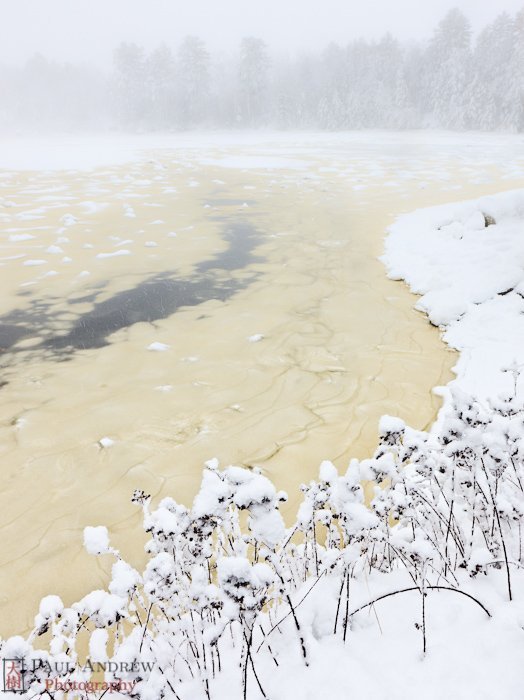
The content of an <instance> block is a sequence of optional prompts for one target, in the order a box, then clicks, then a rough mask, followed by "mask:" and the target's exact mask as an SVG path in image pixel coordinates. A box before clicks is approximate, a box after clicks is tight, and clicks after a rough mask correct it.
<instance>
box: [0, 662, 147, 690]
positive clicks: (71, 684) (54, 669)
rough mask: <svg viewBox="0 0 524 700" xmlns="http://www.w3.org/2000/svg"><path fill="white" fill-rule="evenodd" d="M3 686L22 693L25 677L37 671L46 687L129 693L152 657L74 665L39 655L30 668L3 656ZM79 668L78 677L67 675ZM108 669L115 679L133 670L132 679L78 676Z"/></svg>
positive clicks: (107, 671) (104, 671) (106, 671)
mask: <svg viewBox="0 0 524 700" xmlns="http://www.w3.org/2000/svg"><path fill="white" fill-rule="evenodd" d="M2 665H3V690H4V692H6V693H25V692H26V690H28V688H27V687H26V686H27V678H28V676H29V674H30V675H33V674H35V673H38V674H39V676H40V677H43V680H42V683H43V684H44V686H45V690H46V691H48V692H49V691H55V692H56V691H59V690H60V691H62V692H71V691H81V692H88V693H96V692H103V693H105V692H108V691H109V692H118V693H129V692H131V691H132V690H133V688H134V686H135V684H136V683H137V681H138V679H139V678H141V677H143V676H144V672H151V671H152V669H153V668H154V665H155V663H154V661H134V662H125V661H123V662H119V663H117V662H115V661H106V662H97V663H91V662H89V661H87V662H86V664H85V665H83V666H75V665H74V664H70V663H68V662H58V663H49V662H46V661H42V660H41V659H33V666H32V668H28V667H27V666H25V665H24V660H23V659H3V660H2ZM75 671H76V672H79V678H78V679H71V678H68V675H69V674H72V673H74V672H75ZM96 672H98V673H100V672H103V673H111V674H114V675H116V678H117V679H118V678H119V676H121V675H122V674H133V675H134V676H135V679H134V680H127V681H124V680H109V681H95V680H85V679H81V678H82V676H84V677H85V678H89V677H90V676H91V674H93V673H96Z"/></svg>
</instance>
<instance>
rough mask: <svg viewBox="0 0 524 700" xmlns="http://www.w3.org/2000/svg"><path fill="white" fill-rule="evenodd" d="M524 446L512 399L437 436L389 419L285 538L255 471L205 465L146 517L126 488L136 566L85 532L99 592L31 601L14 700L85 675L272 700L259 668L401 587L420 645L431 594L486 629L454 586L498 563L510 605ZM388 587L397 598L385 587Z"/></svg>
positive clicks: (467, 593)
mask: <svg viewBox="0 0 524 700" xmlns="http://www.w3.org/2000/svg"><path fill="white" fill-rule="evenodd" d="M515 386H516V384H515ZM523 433H524V405H523V403H522V400H521V399H520V398H518V396H517V392H516V390H515V392H514V393H513V394H512V395H508V396H505V397H501V398H499V399H498V400H497V401H491V402H489V403H486V404H484V405H482V404H481V403H479V402H478V401H477V400H474V399H473V398H471V397H470V396H466V395H464V394H461V393H459V392H455V394H454V395H453V400H452V401H451V402H450V405H449V406H448V408H447V411H446V413H445V415H444V417H443V419H442V422H441V425H440V428H439V430H438V431H436V432H435V433H424V432H419V431H416V430H412V429H411V428H409V427H407V426H405V425H404V423H402V421H399V420H398V419H394V418H390V417H386V418H384V419H383V420H382V421H381V424H380V442H379V446H378V448H377V450H376V452H375V454H374V456H373V457H372V458H371V459H367V460H362V461H358V460H352V461H351V463H350V464H349V467H348V469H347V471H346V472H345V473H343V474H340V473H339V472H338V471H337V469H336V468H335V466H334V465H333V464H332V463H331V462H327V461H326V462H323V463H322V464H321V466H320V472H319V478H318V480H317V481H312V482H310V483H309V484H305V485H303V486H302V494H303V498H302V503H301V505H300V506H299V509H298V513H297V518H296V521H295V522H294V523H293V524H292V525H291V526H290V527H286V526H285V524H284V521H283V518H282V516H281V514H280V510H279V508H280V505H281V503H282V502H284V501H285V500H286V495H285V494H283V493H281V492H280V493H279V492H277V491H276V489H275V488H274V486H273V484H272V483H271V482H270V481H269V480H268V479H267V478H266V477H265V476H263V475H262V474H261V473H260V472H259V471H257V470H249V469H243V468H238V467H227V468H225V469H220V467H219V464H218V462H217V461H216V460H212V461H210V462H208V463H207V464H206V467H205V470H204V473H203V478H202V484H201V488H200V491H199V493H198V494H197V496H196V498H195V500H194V503H193V505H192V507H191V508H187V507H186V506H183V505H181V504H179V503H177V502H176V501H175V500H173V499H172V498H164V499H163V500H161V501H160V503H159V504H158V505H157V506H156V508H154V509H152V508H151V499H150V497H149V496H148V495H147V494H145V493H144V492H142V491H136V492H135V494H134V496H133V501H134V502H135V503H136V504H137V505H138V506H139V507H141V508H142V510H143V518H144V528H145V530H146V532H147V533H148V534H149V536H150V539H149V541H148V543H147V545H146V550H147V552H148V554H149V560H148V562H147V564H146V566H145V568H144V570H143V571H142V572H139V571H138V570H136V568H135V567H133V566H132V564H131V563H128V562H126V561H124V560H123V559H122V558H121V556H120V553H119V552H118V551H117V550H115V549H114V548H112V547H111V544H110V541H109V533H108V532H107V530H106V528H104V527H100V526H99V527H88V528H86V529H85V532H84V544H85V547H86V549H87V551H88V552H89V553H91V554H93V555H95V556H99V555H104V556H107V555H110V556H113V557H114V563H113V565H112V571H111V580H110V581H109V582H108V589H107V590H106V591H102V590H98V591H93V592H91V593H89V594H88V595H86V596H85V597H84V598H82V599H81V600H80V601H78V602H76V603H74V604H73V605H71V606H70V607H66V606H64V604H63V603H62V601H61V600H60V599H59V598H58V597H56V596H48V597H46V598H44V599H43V600H42V602H41V605H40V610H39V612H38V614H37V615H36V617H35V626H34V630H33V631H32V633H31V634H30V636H29V637H28V639H23V638H21V637H12V638H11V639H8V640H6V641H4V642H2V647H1V655H2V657H3V658H6V659H18V660H20V661H22V660H23V663H24V668H25V671H24V673H25V678H24V681H25V683H24V684H25V689H26V697H38V696H39V695H41V696H43V695H44V694H46V693H48V688H49V687H50V683H51V681H57V680H60V681H61V682H62V683H66V682H67V683H69V684H70V686H69V687H72V686H71V684H73V682H77V683H78V682H79V681H82V682H84V684H85V683H86V682H89V679H90V678H91V675H92V668H91V666H93V665H94V664H96V663H102V664H105V665H104V681H105V682H106V683H107V684H109V685H110V684H113V685H114V688H115V689H116V690H117V691H118V692H119V693H120V695H127V696H130V697H135V698H140V699H141V700H152V699H157V698H158V699H160V698H163V697H172V698H178V699H179V700H187V699H188V698H191V699H193V698H195V699H196V698H200V697H202V698H205V697H207V698H211V697H213V689H214V687H215V686H217V687H223V683H224V679H227V681H226V683H227V684H229V683H233V685H232V687H231V688H230V697H237V696H241V695H243V696H244V697H247V696H248V695H249V696H250V697H269V696H268V694H267V691H266V689H265V685H266V683H267V682H268V671H267V669H268V667H269V668H271V667H273V668H274V669H278V668H280V664H284V663H286V664H288V663H292V664H295V665H297V664H299V665H302V666H303V668H305V667H307V666H308V665H310V663H311V660H312V658H313V657H314V653H315V649H316V648H317V646H318V644H319V640H324V639H325V638H327V637H331V638H333V639H334V640H338V642H339V643H340V644H343V643H344V642H346V643H347V642H348V641H349V640H351V638H352V634H353V626H354V624H355V622H356V621H358V620H361V621H362V620H364V618H362V617H361V616H362V615H364V612H363V611H365V610H367V609H368V608H369V607H370V606H372V605H374V604H375V603H376V602H377V601H378V600H383V599H388V598H391V597H392V596H397V595H400V594H404V593H410V592H411V593H410V595H412V596H414V598H410V600H413V601H414V600H416V599H417V594H418V599H419V600H420V601H421V603H422V604H421V607H420V616H419V619H420V622H419V623H417V629H420V631H421V642H422V644H421V646H422V648H423V649H424V650H425V649H426V643H427V634H426V626H427V624H426V621H427V611H426V598H427V597H428V595H430V594H432V593H433V592H434V591H437V590H446V591H448V592H451V593H455V594H460V595H461V596H462V598H461V600H463V604H464V605H472V604H476V605H477V606H478V607H480V608H481V609H482V610H483V611H484V613H485V614H487V615H488V616H489V615H490V611H489V610H488V608H487V607H486V606H485V605H484V604H483V602H482V601H481V600H479V599H477V598H476V597H475V596H473V595H472V594H471V588H470V587H468V585H466V583H467V581H475V580H477V579H478V577H479V576H483V575H487V574H488V573H489V572H490V570H492V569H495V568H498V569H503V572H504V575H505V578H506V589H507V596H508V598H510V599H511V598H512V597H514V595H515V591H514V590H513V587H512V570H514V569H518V568H521V567H522V566H523V561H522V556H523V552H522V525H523V518H524V447H523V444H522V435H523ZM372 572H376V574H377V575H378V576H385V577H386V579H385V580H391V581H392V585H391V588H390V590H388V591H386V592H385V593H383V594H382V595H380V596H378V597H376V598H372V597H370V599H369V600H367V601H366V600H364V601H363V602H362V601H359V602H358V604H357V605H353V604H352V602H351V601H352V595H351V591H352V589H353V586H354V585H355V584H356V583H357V582H359V581H363V580H367V577H368V576H369V575H370V574H371V573H372ZM397 574H401V575H402V576H403V580H405V581H407V582H408V584H409V585H403V586H401V587H399V586H398V585H397V584H396V583H394V584H393V582H394V581H397V578H396V576H397ZM388 577H390V578H388ZM325 591H329V595H328V596H327V599H324V597H325ZM466 598H468V599H469V601H468V600H466ZM410 605H411V603H410ZM320 611H321V612H320ZM359 616H360V617H359ZM358 624H359V625H360V624H362V622H359V623H358ZM37 639H38V640H39V642H38V645H37V644H36V640H37ZM37 646H39V647H42V646H44V647H45V649H46V650H45V651H42V650H39V649H37V648H36V647H37ZM86 650H88V651H87V657H86V656H85V654H86ZM312 654H313V656H312ZM86 658H87V660H88V662H89V664H90V665H91V666H88V667H87V668H86V666H85V661H86ZM290 660H291V661H290ZM260 669H264V673H261V671H260ZM269 680H270V679H269ZM123 683H129V685H128V686H126V688H127V689H125V690H123V689H122V687H123V686H122V684H123ZM221 684H222V685H221ZM63 687H65V686H63ZM108 687H109V686H108ZM111 687H113V686H111ZM75 692H76V691H70V692H69V693H68V695H69V696H70V697H75ZM48 694H49V693H48ZM77 694H78V696H80V695H82V693H81V692H78V693H77Z"/></svg>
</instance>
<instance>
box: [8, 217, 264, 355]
mask: <svg viewBox="0 0 524 700" xmlns="http://www.w3.org/2000/svg"><path fill="white" fill-rule="evenodd" d="M223 238H224V240H225V241H227V243H228V247H227V249H226V250H225V251H223V252H222V253H219V254H218V255H215V256H214V257H213V258H210V259H209V260H204V261H202V262H201V263H199V264H198V265H197V266H196V269H195V272H194V273H193V274H192V275H191V277H184V278H177V277H176V276H175V275H174V274H173V275H171V274H169V273H162V274H160V275H154V276H152V277H150V278H147V279H145V280H143V281H142V282H140V283H139V284H137V285H136V286H135V287H133V288H131V289H127V290H124V291H122V292H118V293H117V294H114V295H113V296H112V297H110V298H109V299H106V300H104V301H97V298H98V297H99V296H100V294H101V293H102V292H103V290H102V289H101V290H99V291H96V292H93V293H92V294H90V295H88V296H85V297H82V298H81V299H71V300H68V301H67V307H66V309H65V310H64V309H63V307H62V309H61V310H60V311H58V310H57V309H56V306H55V304H54V303H53V301H52V300H51V301H44V300H41V299H38V300H34V301H33V302H32V303H31V305H30V307H29V308H27V309H23V310H16V309H15V310H14V311H11V312H10V313H8V314H5V315H4V316H1V317H0V350H1V351H3V352H8V351H12V352H16V351H17V350H19V351H26V352H27V351H29V352H31V353H34V352H38V353H44V354H45V355H51V357H52V358H53V359H56V360H67V359H69V358H70V357H71V355H72V353H74V351H75V350H85V349H90V348H101V347H104V346H105V345H108V344H109V340H108V338H109V336H110V335H111V334H112V333H115V332H116V331H119V330H122V329H124V328H128V327H129V326H132V325H133V324H134V323H143V322H148V323H152V322H154V321H158V320H160V319H164V318H167V317H168V316H171V315H172V314H174V313H175V312H176V311H177V310H178V309H180V308H181V307H184V306H197V305H198V304H202V303H204V302H205V301H209V300H212V299H216V300H218V301H226V300H227V299H229V298H230V297H232V296H233V295H234V294H236V293H237V292H239V291H240V290H241V289H244V288H245V287H247V286H248V285H249V284H251V283H252V282H253V281H254V280H255V279H256V277H257V274H256V273H253V274H251V275H247V276H246V277H244V278H243V279H242V280H238V279H233V278H232V277H230V276H228V275H227V273H228V272H232V271H234V270H241V269H243V268H245V267H247V266H248V265H250V264H251V263H254V262H257V261H258V260H260V258H258V257H256V256H255V255H254V254H253V250H254V249H255V247H256V246H257V245H258V243H259V240H260V235H259V233H258V231H257V229H255V228H254V227H253V226H252V225H250V224H248V223H246V222H244V221H241V222H235V223H227V224H225V227H224V235H223ZM224 273H226V274H224ZM81 301H82V302H85V301H89V302H91V303H92V304H93V308H92V309H91V310H90V311H88V312H87V313H85V314H82V315H80V316H78V317H77V318H76V319H75V320H74V321H72V322H69V323H67V322H65V321H64V320H61V316H63V315H64V313H74V312H75V309H74V305H75V304H77V303H79V302H81ZM28 339H34V340H35V343H34V344H31V347H30V349H28V348H19V349H17V348H16V344H17V343H18V342H19V341H21V340H28Z"/></svg>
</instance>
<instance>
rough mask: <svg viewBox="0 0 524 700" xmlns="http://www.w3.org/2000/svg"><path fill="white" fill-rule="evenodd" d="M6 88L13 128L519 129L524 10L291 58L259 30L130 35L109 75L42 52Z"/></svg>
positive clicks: (6, 112) (11, 74) (455, 18)
mask: <svg viewBox="0 0 524 700" xmlns="http://www.w3.org/2000/svg"><path fill="white" fill-rule="evenodd" d="M348 33H349V32H348ZM0 91H1V94H2V96H3V99H2V101H1V104H0V125H1V126H3V127H4V128H9V129H13V130H23V129H31V128H34V127H35V126H38V128H39V129H42V128H47V129H52V130H63V129H72V128H76V129H77V128H80V129H105V128H124V129H129V130H138V131H142V130H144V131H145V130H181V129H193V128H228V129H231V128H260V127H272V128H280V129H292V128H304V129H326V130H346V129H363V128H390V129H392V128H393V129H414V128H439V129H456V130H465V129H479V130H511V131H522V130H523V129H524V10H523V11H521V12H520V13H518V14H517V15H516V16H514V17H512V16H510V15H509V14H508V13H506V12H504V13H501V14H500V15H499V16H498V17H496V19H495V20H494V21H493V22H492V23H491V24H489V25H488V26H486V27H485V28H484V29H483V30H482V31H481V32H480V33H479V34H478V36H473V35H472V31H471V27H470V24H469V22H468V19H467V18H466V17H465V16H464V15H463V14H462V13H461V12H460V11H459V10H451V11H450V12H449V13H448V14H447V15H446V16H445V17H444V18H443V19H442V21H441V22H440V24H439V25H438V26H437V27H436V28H435V30H434V32H433V35H432V36H431V38H430V40H429V41H426V42H414V41H412V42H409V43H401V42H399V41H397V40H396V39H395V37H394V36H391V35H390V34H386V35H385V36H384V37H383V38H382V39H380V40H379V41H370V40H365V39H361V40H354V41H351V42H349V43H348V44H347V45H345V46H341V45H338V44H334V43H332V44H330V45H329V46H327V47H326V48H325V50H324V51H322V52H320V53H319V52H316V53H313V52H308V51H301V52H299V53H298V54H297V55H294V56H291V55H286V54H284V53H282V52H281V53H275V52H271V51H270V49H269V48H268V46H267V45H266V43H265V42H264V40H263V39H260V38H256V37H246V38H244V39H243V40H242V41H241V43H240V46H239V47H238V49H237V51H236V52H217V53H210V51H209V50H208V49H207V47H206V45H205V43H204V42H203V41H201V40H200V39H199V38H198V37H196V36H188V37H187V38H186V39H185V40H184V41H182V43H181V44H180V45H179V46H168V45H160V46H158V48H156V49H155V50H153V51H150V52H147V51H145V50H144V49H143V48H142V47H141V46H139V45H137V44H134V43H122V44H121V45H119V46H118V47H117V48H116V49H115V51H114V62H113V66H112V69H111V70H108V71H107V72H104V71H102V70H100V69H95V68H93V67H92V66H87V65H85V66H84V65H75V64H70V63H67V64H62V63H55V62H51V61H49V60H47V59H46V57H45V56H42V55H35V56H34V57H33V58H32V59H31V60H29V61H28V62H27V63H26V64H25V66H23V67H16V68H11V67H7V66H3V67H0Z"/></svg>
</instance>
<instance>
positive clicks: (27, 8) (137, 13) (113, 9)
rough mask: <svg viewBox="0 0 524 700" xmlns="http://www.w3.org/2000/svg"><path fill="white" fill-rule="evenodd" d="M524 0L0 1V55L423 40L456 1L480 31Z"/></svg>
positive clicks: (100, 56)
mask: <svg viewBox="0 0 524 700" xmlns="http://www.w3.org/2000/svg"><path fill="white" fill-rule="evenodd" d="M523 6H524V0H358V1H357V0H0V10H1V14H0V62H3V63H9V64H16V63H21V62H23V61H25V60H26V59H27V58H29V57H31V56H32V55H33V54H34V53H36V52H40V53H42V54H44V55H45V56H46V57H48V58H51V59H56V60H67V61H75V62H76V61H89V62H93V63H96V64H97V65H100V66H103V65H107V64H108V63H109V62H110V61H111V57H112V52H113V49H114V47H115V46H116V45H117V44H118V43H119V42H121V41H135V42H137V43H140V44H142V45H144V46H145V47H146V48H153V47H155V46H157V45H158V44H160V43H162V42H165V43H167V44H168V45H174V44H177V43H178V42H179V41H180V40H181V39H182V38H183V37H184V36H186V35H187V34H196V35H198V36H200V37H201V38H202V39H204V40H205V41H206V43H207V44H208V45H209V47H210V48H211V49H225V50H227V49H233V48H235V47H236V45H237V44H238V42H239V40H240V39H241V37H243V36H246V35H255V36H260V37H262V38H263V39H265V40H266V41H267V42H268V43H269V44H270V45H271V46H272V47H273V48H275V49H278V50H285V49H289V50H290V51H291V52H295V51H297V50H299V49H305V48H313V49H317V48H321V47H323V46H325V45H326V44H327V43H329V42H330V41H337V42H340V43H342V44H344V43H347V42H348V41H349V40H351V39H356V38H359V37H367V38H379V37H380V36H382V35H383V34H384V33H386V32H388V31H389V32H391V33H392V34H393V35H395V36H396V37H398V38H399V39H422V40H424V39H426V38H427V37H428V36H429V35H430V33H431V31H432V29H433V28H434V27H435V25H436V24H437V23H438V21H439V20H440V19H441V18H442V17H443V16H444V14H445V13H446V12H447V11H448V10H449V9H450V8H451V7H458V8H460V9H461V10H462V11H463V12H464V13H465V14H466V15H467V16H468V17H469V19H470V20H471V22H472V25H473V29H474V30H478V29H480V28H481V27H482V26H483V25H485V24H487V23H488V22H490V21H491V20H492V19H494V17H495V16H496V15H497V14H499V13H500V12H502V11H504V10H506V11H508V12H510V13H515V12H517V11H518V10H519V9H521V8H522V7H523Z"/></svg>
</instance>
